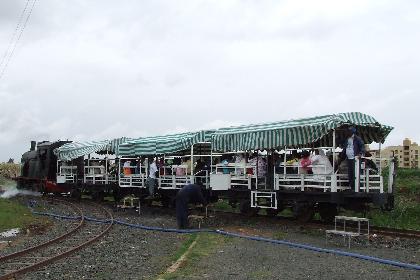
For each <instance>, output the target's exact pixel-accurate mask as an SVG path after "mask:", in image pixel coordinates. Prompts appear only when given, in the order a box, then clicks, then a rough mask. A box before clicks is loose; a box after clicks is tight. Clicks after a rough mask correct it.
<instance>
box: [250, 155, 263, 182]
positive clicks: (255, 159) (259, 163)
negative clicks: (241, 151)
mask: <svg viewBox="0 0 420 280" xmlns="http://www.w3.org/2000/svg"><path fill="white" fill-rule="evenodd" d="M248 163H249V164H250V165H251V166H252V167H253V174H254V175H256V174H257V171H258V177H265V175H266V173H267V164H266V162H265V160H264V159H263V158H262V157H260V156H259V155H258V152H254V153H253V154H252V158H251V159H250V160H249V162H248ZM257 169H258V170H257Z"/></svg>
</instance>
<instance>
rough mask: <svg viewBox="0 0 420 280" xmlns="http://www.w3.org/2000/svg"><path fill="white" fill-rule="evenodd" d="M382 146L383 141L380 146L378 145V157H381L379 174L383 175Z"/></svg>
mask: <svg viewBox="0 0 420 280" xmlns="http://www.w3.org/2000/svg"><path fill="white" fill-rule="evenodd" d="M381 148H382V143H381V142H379V147H378V158H379V176H381V175H382V159H381Z"/></svg>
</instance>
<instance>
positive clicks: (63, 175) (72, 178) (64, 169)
mask: <svg viewBox="0 0 420 280" xmlns="http://www.w3.org/2000/svg"><path fill="white" fill-rule="evenodd" d="M74 183H77V166H67V165H62V166H60V167H59V171H58V173H57V184H74Z"/></svg>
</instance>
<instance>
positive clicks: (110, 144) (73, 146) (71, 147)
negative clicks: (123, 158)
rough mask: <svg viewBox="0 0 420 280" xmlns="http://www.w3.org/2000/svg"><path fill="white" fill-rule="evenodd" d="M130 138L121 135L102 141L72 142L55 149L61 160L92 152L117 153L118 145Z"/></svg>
mask: <svg viewBox="0 0 420 280" xmlns="http://www.w3.org/2000/svg"><path fill="white" fill-rule="evenodd" d="M129 140H131V139H130V138H126V137H121V138H116V139H113V140H102V141H86V142H71V143H67V144H64V145H63V146H61V147H59V148H57V149H55V150H54V154H55V155H56V156H57V157H58V159H59V160H63V161H69V160H72V159H76V158H78V157H82V156H85V155H89V154H92V153H105V152H108V153H109V154H115V153H117V152H118V146H119V145H120V144H122V143H125V142H126V141H129Z"/></svg>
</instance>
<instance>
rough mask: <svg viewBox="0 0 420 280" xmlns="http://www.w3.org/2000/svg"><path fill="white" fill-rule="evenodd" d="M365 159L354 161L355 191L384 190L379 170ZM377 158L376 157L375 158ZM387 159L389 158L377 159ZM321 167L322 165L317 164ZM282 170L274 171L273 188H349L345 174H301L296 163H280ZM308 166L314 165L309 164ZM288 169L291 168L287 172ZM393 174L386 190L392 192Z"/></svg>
mask: <svg viewBox="0 0 420 280" xmlns="http://www.w3.org/2000/svg"><path fill="white" fill-rule="evenodd" d="M362 159H364V160H365V161H364V162H362V163H361V164H359V160H360V159H356V162H355V178H356V180H355V192H379V193H383V192H384V180H383V176H382V175H381V174H379V170H378V171H375V170H374V169H372V168H369V167H368V166H367V165H366V159H371V158H364V157H362ZM376 160H378V159H376ZM379 160H389V159H379ZM317 166H318V167H322V165H317ZM281 167H282V168H283V172H275V174H274V188H275V190H280V189H293V190H301V191H305V190H307V189H318V190H321V191H324V192H327V191H330V192H337V191H344V190H349V189H350V186H349V180H348V175H347V174H342V173H338V172H335V173H333V174H302V173H303V172H301V170H300V169H301V167H300V166H297V165H296V164H282V165H281ZM309 167H315V165H312V166H311V165H310V166H309ZM389 168H390V174H393V172H394V163H393V162H391V163H390V166H389ZM288 169H290V170H292V171H289V172H288ZM392 186H393V176H389V181H388V192H392Z"/></svg>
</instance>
